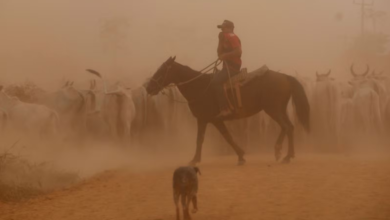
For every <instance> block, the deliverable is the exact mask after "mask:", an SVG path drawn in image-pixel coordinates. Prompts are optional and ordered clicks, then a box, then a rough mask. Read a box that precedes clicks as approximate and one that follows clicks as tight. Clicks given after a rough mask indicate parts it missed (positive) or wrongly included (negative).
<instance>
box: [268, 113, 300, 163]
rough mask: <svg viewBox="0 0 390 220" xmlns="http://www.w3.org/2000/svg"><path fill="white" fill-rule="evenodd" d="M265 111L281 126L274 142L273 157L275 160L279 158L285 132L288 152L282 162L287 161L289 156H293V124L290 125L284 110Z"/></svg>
mask: <svg viewBox="0 0 390 220" xmlns="http://www.w3.org/2000/svg"><path fill="white" fill-rule="evenodd" d="M266 112H267V114H268V115H269V116H270V117H271V118H272V119H273V120H275V121H276V122H277V123H278V124H279V126H280V128H281V131H280V134H279V136H278V139H277V140H276V144H275V158H276V160H277V161H278V160H279V159H280V156H281V150H282V148H283V141H284V138H285V137H286V134H287V137H288V153H287V156H286V157H285V158H284V159H283V162H284V163H288V162H290V158H293V157H294V133H293V131H294V126H293V125H292V123H291V121H290V119H289V118H288V116H287V112H286V111H283V112H282V111H277V112H274V111H267V110H266Z"/></svg>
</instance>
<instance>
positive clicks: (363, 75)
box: [350, 63, 370, 80]
mask: <svg viewBox="0 0 390 220" xmlns="http://www.w3.org/2000/svg"><path fill="white" fill-rule="evenodd" d="M350 71H351V74H352V76H353V78H354V79H356V80H363V79H366V77H367V75H368V73H369V72H370V66H369V65H368V64H367V68H366V71H365V72H364V73H362V74H357V73H356V72H355V70H354V64H353V63H352V65H351V68H350Z"/></svg>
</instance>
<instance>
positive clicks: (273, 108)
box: [145, 57, 310, 165]
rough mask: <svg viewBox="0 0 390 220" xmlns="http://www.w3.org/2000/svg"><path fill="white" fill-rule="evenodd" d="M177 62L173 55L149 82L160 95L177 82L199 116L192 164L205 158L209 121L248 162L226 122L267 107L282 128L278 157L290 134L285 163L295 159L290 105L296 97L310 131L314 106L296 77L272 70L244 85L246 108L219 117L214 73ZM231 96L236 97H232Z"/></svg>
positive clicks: (150, 89)
mask: <svg viewBox="0 0 390 220" xmlns="http://www.w3.org/2000/svg"><path fill="white" fill-rule="evenodd" d="M201 74H202V73H200V72H197V71H194V70H192V69H191V68H189V67H187V66H183V65H181V64H179V63H177V62H175V57H173V58H172V57H170V58H169V59H168V60H167V61H166V62H164V63H163V64H162V65H161V67H160V68H159V69H158V70H157V72H156V73H155V74H154V75H153V77H152V78H151V79H150V81H149V82H148V83H147V84H146V85H145V86H146V91H147V92H148V94H150V95H156V94H158V93H159V92H160V91H161V90H162V89H163V88H165V87H166V86H168V85H170V84H175V85H176V86H177V87H178V88H179V90H180V92H181V93H182V94H183V96H184V97H185V98H186V99H187V101H188V105H189V107H190V109H191V112H192V114H193V115H194V116H195V117H196V118H197V122H198V136H197V146H196V153H195V156H194V158H193V160H192V161H191V164H196V163H199V162H200V161H201V152H202V144H203V140H204V135H205V132H206V127H207V124H208V123H211V124H213V125H214V126H215V127H216V128H217V129H218V131H219V132H220V133H221V134H222V135H223V137H224V138H225V140H226V141H227V142H228V143H229V144H230V145H231V146H232V147H233V149H234V151H235V152H236V154H237V156H238V160H239V165H241V164H244V163H245V159H244V151H243V150H242V149H241V148H240V147H239V146H238V145H237V144H236V143H235V142H234V140H233V138H232V136H231V135H230V133H229V132H228V130H227V128H226V126H225V124H224V122H223V121H225V120H233V119H240V118H245V117H249V116H252V115H254V114H257V113H258V112H260V111H262V110H264V111H265V112H266V113H267V114H268V115H269V116H270V117H271V118H272V119H273V120H275V121H276V122H277V123H278V124H279V125H280V127H281V132H280V134H279V137H278V139H277V141H276V144H275V157H276V160H279V158H280V156H281V150H282V144H283V140H284V138H285V136H286V135H287V137H288V153H287V155H286V157H285V158H284V159H283V162H284V163H288V162H290V159H291V158H294V126H293V124H292V123H291V122H290V120H289V118H288V116H287V104H288V101H289V99H290V97H292V100H293V103H294V105H295V108H296V113H297V116H298V119H299V121H300V123H301V124H302V125H303V127H304V128H305V130H306V131H307V132H309V130H310V122H309V118H310V117H309V116H310V106H309V102H308V100H307V97H306V93H305V91H304V89H303V87H302V85H301V84H300V83H299V82H298V80H297V79H295V78H294V77H292V76H289V75H286V74H283V73H278V72H275V71H271V70H268V71H267V73H265V74H264V75H262V76H258V77H255V78H254V79H252V80H251V81H249V82H248V83H246V84H245V85H244V86H242V87H241V96H242V106H243V110H244V111H241V112H240V114H238V113H234V114H233V115H231V116H228V117H226V118H216V116H217V115H218V114H219V106H218V104H217V102H216V98H215V95H214V91H213V89H210V82H211V80H212V78H213V75H212V74H203V75H201ZM230 99H233V97H231V96H230Z"/></svg>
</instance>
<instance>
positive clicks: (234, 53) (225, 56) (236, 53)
mask: <svg viewBox="0 0 390 220" xmlns="http://www.w3.org/2000/svg"><path fill="white" fill-rule="evenodd" d="M241 54H242V50H241V47H236V48H235V49H234V50H233V51H232V52H229V53H224V54H219V56H218V58H219V59H220V60H225V59H229V58H231V57H235V56H241Z"/></svg>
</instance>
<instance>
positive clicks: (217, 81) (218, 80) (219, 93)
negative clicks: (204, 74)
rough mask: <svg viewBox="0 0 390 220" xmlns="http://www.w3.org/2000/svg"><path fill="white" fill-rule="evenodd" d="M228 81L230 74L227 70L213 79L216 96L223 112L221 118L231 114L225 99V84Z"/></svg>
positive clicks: (223, 70)
mask: <svg viewBox="0 0 390 220" xmlns="http://www.w3.org/2000/svg"><path fill="white" fill-rule="evenodd" d="M227 79H228V72H227V69H226V68H223V69H222V70H221V71H220V72H218V73H216V74H215V76H214V79H213V87H214V90H215V95H216V97H217V102H218V105H219V109H220V110H221V114H220V116H225V115H228V114H230V113H231V112H230V109H229V104H228V101H227V99H226V97H225V91H224V88H223V84H224V82H226V80H227Z"/></svg>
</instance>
